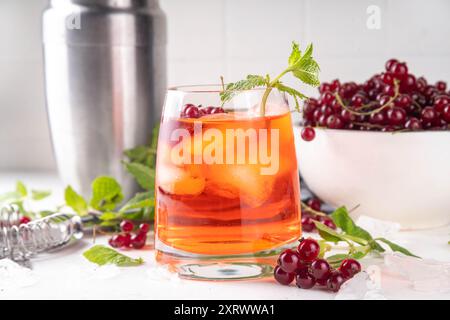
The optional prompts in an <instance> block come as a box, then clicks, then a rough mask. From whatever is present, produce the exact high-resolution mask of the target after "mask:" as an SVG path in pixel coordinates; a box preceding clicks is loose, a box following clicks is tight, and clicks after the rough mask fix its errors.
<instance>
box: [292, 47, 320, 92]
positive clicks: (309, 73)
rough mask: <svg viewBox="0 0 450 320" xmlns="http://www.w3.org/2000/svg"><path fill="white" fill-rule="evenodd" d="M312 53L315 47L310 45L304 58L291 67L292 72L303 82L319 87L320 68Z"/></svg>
mask: <svg viewBox="0 0 450 320" xmlns="http://www.w3.org/2000/svg"><path fill="white" fill-rule="evenodd" d="M312 52H313V45H312V44H309V45H308V47H307V48H306V50H305V53H304V54H303V56H302V57H301V58H300V59H298V60H297V61H296V62H295V63H294V64H293V65H292V66H290V70H291V71H292V73H293V74H294V76H295V77H296V78H298V79H300V80H301V81H302V82H304V83H306V84H309V85H311V86H318V85H319V84H320V81H319V71H320V67H319V64H318V63H317V62H316V61H315V60H314V58H313V57H312Z"/></svg>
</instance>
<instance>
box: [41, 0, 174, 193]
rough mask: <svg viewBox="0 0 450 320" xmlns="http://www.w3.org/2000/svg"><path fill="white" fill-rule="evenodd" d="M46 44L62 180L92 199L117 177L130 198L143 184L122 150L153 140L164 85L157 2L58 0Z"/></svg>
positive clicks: (50, 12)
mask: <svg viewBox="0 0 450 320" xmlns="http://www.w3.org/2000/svg"><path fill="white" fill-rule="evenodd" d="M67 4H70V6H68V5H67ZM68 22H70V26H71V27H70V28H69V27H68ZM43 40H44V58H45V76H46V97H47V110H48V116H49V120H50V128H51V135H52V141H53V148H54V152H55V156H56V160H57V164H58V168H59V172H60V175H61V178H62V180H63V182H64V183H66V184H70V185H72V186H73V187H74V188H75V189H77V190H80V192H81V194H83V195H85V196H86V195H88V194H89V193H90V191H91V190H90V184H91V182H92V180H93V179H94V178H95V177H97V176H99V175H111V176H114V177H115V178H117V179H118V180H119V182H120V183H121V184H122V185H123V187H124V193H125V195H130V194H132V193H133V192H134V191H136V190H135V189H136V187H137V186H136V185H135V183H134V182H133V180H132V179H131V178H130V177H128V175H127V174H126V173H125V171H124V170H123V168H122V166H121V163H120V160H121V159H122V156H123V151H124V150H126V149H129V148H132V147H134V146H136V145H141V144H145V143H146V142H147V141H148V138H149V136H150V134H151V131H152V127H153V125H154V124H155V123H157V122H158V121H159V118H160V113H161V107H162V104H163V99H164V92H165V87H166V22H165V16H164V13H163V12H162V11H161V10H160V8H159V4H158V1H157V0H139V1H112V0H111V1H110V0H89V1H87V0H64V1H55V0H52V1H50V5H49V7H48V9H47V10H46V11H45V12H44V14H43Z"/></svg>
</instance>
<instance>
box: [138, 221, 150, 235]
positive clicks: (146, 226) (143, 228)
mask: <svg viewBox="0 0 450 320" xmlns="http://www.w3.org/2000/svg"><path fill="white" fill-rule="evenodd" d="M149 230H150V225H149V224H148V223H141V224H140V225H139V231H140V232H143V233H147V232H148V231H149Z"/></svg>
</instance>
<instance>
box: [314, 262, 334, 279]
mask: <svg viewBox="0 0 450 320" xmlns="http://www.w3.org/2000/svg"><path fill="white" fill-rule="evenodd" d="M309 270H310V273H311V275H312V276H313V277H314V278H315V279H318V280H324V279H328V276H329V275H330V273H331V267H330V265H329V264H328V262H327V261H326V260H325V259H317V260H314V261H313V262H312V263H311V266H310V268H309Z"/></svg>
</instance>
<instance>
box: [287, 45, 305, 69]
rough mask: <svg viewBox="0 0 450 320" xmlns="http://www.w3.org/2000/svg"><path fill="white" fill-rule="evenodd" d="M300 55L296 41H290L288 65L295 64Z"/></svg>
mask: <svg viewBox="0 0 450 320" xmlns="http://www.w3.org/2000/svg"><path fill="white" fill-rule="evenodd" d="M301 56H302V52H301V51H300V48H299V46H298V43H297V42H295V41H292V52H291V55H290V56H289V60H288V62H289V65H290V66H293V65H295V64H296V63H297V62H298V60H299V59H300V57H301Z"/></svg>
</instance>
